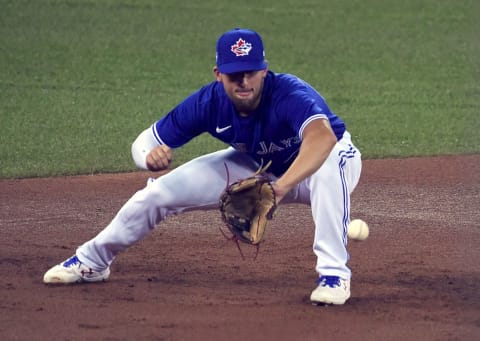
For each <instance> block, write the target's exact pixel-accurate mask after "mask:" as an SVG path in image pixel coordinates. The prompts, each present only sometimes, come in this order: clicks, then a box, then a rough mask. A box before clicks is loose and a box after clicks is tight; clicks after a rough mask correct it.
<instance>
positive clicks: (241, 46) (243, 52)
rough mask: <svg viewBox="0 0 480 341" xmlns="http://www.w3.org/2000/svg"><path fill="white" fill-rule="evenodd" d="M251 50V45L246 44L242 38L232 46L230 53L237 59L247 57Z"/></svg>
mask: <svg viewBox="0 0 480 341" xmlns="http://www.w3.org/2000/svg"><path fill="white" fill-rule="evenodd" d="M251 49H252V44H250V43H247V42H246V41H245V40H243V39H242V38H240V39H238V40H237V42H236V43H235V44H233V45H232V48H231V49H230V51H232V52H233V53H235V55H236V56H237V57H241V56H248V53H249V52H250V50H251Z"/></svg>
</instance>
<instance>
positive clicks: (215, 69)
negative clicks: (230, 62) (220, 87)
mask: <svg viewBox="0 0 480 341" xmlns="http://www.w3.org/2000/svg"><path fill="white" fill-rule="evenodd" d="M213 74H214V75H215V79H216V80H217V82H222V75H221V73H220V70H219V69H218V67H217V66H214V67H213Z"/></svg>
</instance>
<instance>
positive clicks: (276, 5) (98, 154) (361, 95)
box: [0, 0, 480, 178]
mask: <svg viewBox="0 0 480 341" xmlns="http://www.w3.org/2000/svg"><path fill="white" fill-rule="evenodd" d="M0 8H1V9H2V10H1V11H0V42H1V44H0V127H1V134H0V178H9V177H31V176H56V175H64V174H78V173H82V174H85V173H87V174H90V173H98V172H117V171H130V170H133V169H134V165H133V162H132V161H131V157H130V145H131V142H132V141H133V140H134V139H135V137H136V136H137V134H138V133H139V132H140V131H142V130H143V129H145V128H146V127H148V126H149V125H150V124H151V123H153V122H154V121H155V120H156V119H158V118H160V117H161V116H163V115H164V114H165V113H166V112H168V110H170V109H171V108H172V107H173V106H174V105H175V104H177V103H178V102H179V101H180V100H182V99H183V98H184V97H185V96H186V95H188V94H189V93H191V92H192V91H194V90H195V89H197V88H198V87H200V86H201V85H203V84H204V83H206V82H209V81H210V80H213V76H212V73H211V68H212V66H213V64H214V55H215V42H216V39H217V37H218V36H219V34H221V33H222V32H223V31H225V30H228V29H230V28H232V27H235V26H243V27H250V28H253V29H255V30H257V31H259V32H260V33H261V34H262V36H263V38H264V42H265V46H266V50H267V51H266V52H267V58H268V60H269V62H270V66H271V68H272V69H273V70H274V71H277V72H289V73H294V74H297V75H298V76H300V77H302V78H304V79H305V80H307V81H309V82H310V83H311V84H312V85H314V86H316V87H317V88H318V89H319V91H320V92H321V93H322V94H323V95H324V97H325V98H326V99H327V102H328V103H329V104H330V106H331V108H332V109H333V110H334V111H335V112H337V113H338V114H339V115H340V116H342V118H344V119H345V121H346V122H347V125H348V127H349V130H350V131H351V133H352V135H353V136H354V138H355V141H356V144H357V145H358V146H359V147H360V148H361V150H362V154H363V156H364V157H365V158H383V157H405V156H421V155H439V154H463V153H478V152H480V147H479V146H480V134H479V133H478V131H479V128H480V120H479V118H478V117H479V108H480V105H479V104H480V96H479V95H480V82H479V79H480V77H479V76H480V43H479V41H480V40H479V39H478V37H479V36H480V24H479V23H478V22H479V20H478V13H480V5H479V2H478V1H474V0H471V1H469V0H459V1H456V0H451V1H446V0H439V1H435V0H426V1H418V0H406V1H394V0H385V1H382V0H365V1H346V0H341V1H327V0H298V1H297V0H295V1H294V0H278V1H260V0H257V1H242V2H229V1H223V0H205V1H172V0H163V1H147V0H143V1H128V0H119V1H114V0H109V1H107V0H106V1H71V0H70V1H66V0H65V1H46V0H37V1H6V0H0ZM221 147H223V144H221V143H219V142H217V141H214V140H213V139H212V138H210V137H209V136H205V135H202V136H201V137H200V138H198V139H195V140H194V141H192V142H191V143H190V144H188V145H187V146H185V147H182V148H180V149H179V150H178V151H177V152H176V154H175V156H176V162H175V164H176V165H178V164H180V163H183V162H185V161H187V160H189V159H191V158H193V157H195V156H197V155H199V154H202V153H205V152H209V151H213V150H215V149H218V148H221Z"/></svg>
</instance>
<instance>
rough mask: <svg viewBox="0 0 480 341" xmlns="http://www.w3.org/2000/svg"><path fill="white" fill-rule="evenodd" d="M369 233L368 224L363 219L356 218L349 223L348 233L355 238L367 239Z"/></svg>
mask: <svg viewBox="0 0 480 341" xmlns="http://www.w3.org/2000/svg"><path fill="white" fill-rule="evenodd" d="M368 234H369V229H368V225H367V223H366V222H364V221H363V220H362V219H354V220H352V221H351V222H350V224H348V230H347V235H348V237H349V238H351V239H354V240H365V239H367V237H368Z"/></svg>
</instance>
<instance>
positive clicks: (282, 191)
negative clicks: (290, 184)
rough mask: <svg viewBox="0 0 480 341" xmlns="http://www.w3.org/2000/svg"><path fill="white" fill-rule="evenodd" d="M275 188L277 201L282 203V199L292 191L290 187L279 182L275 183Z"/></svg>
mask: <svg viewBox="0 0 480 341" xmlns="http://www.w3.org/2000/svg"><path fill="white" fill-rule="evenodd" d="M272 186H273V190H274V191H275V201H276V202H277V204H278V203H280V201H282V199H283V198H284V197H285V195H286V194H287V193H288V192H289V191H290V189H289V188H286V187H283V186H281V185H280V184H279V183H276V182H275V183H273V184H272Z"/></svg>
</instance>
